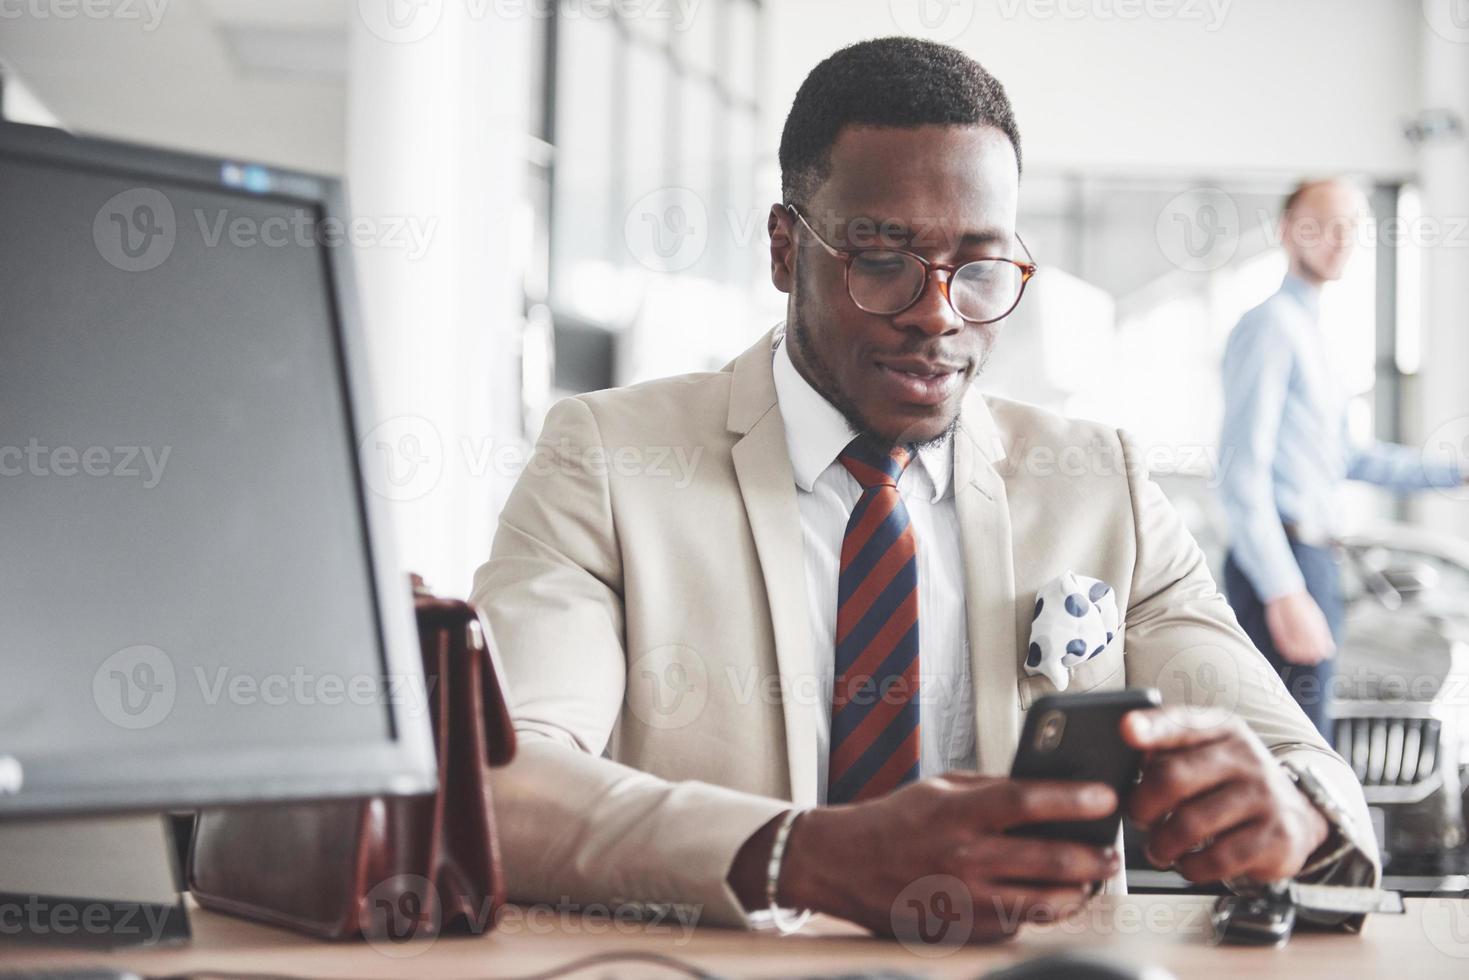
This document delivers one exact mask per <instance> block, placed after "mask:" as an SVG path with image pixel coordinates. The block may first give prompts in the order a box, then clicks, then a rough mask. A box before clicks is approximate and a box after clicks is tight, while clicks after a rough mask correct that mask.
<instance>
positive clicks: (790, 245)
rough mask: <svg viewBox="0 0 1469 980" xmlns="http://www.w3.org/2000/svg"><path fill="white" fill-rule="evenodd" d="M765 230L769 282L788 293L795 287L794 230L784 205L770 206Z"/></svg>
mask: <svg viewBox="0 0 1469 980" xmlns="http://www.w3.org/2000/svg"><path fill="white" fill-rule="evenodd" d="M766 230H767V231H768V232H769V233H770V281H771V282H772V283H774V284H775V288H776V289H779V290H780V291H781V292H783V293H789V292H791V291H792V290H793V289H794V288H795V285H796V228H795V219H794V218H793V217H792V216H791V212H790V210H789V209H787V208H786V206H785V205H784V204H772V205H771V206H770V220H769V221H768V222H767V223H766Z"/></svg>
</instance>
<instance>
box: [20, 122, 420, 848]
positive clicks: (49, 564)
mask: <svg viewBox="0 0 1469 980" xmlns="http://www.w3.org/2000/svg"><path fill="white" fill-rule="evenodd" d="M352 235H353V225H351V224H350V223H349V222H348V220H347V216H346V214H345V212H344V209H343V201H342V195H341V189H340V187H339V185H338V183H337V181H335V180H331V179H327V178H323V177H319V176H312V175H307V174H301V173H294V172H288V171H284V170H279V169H272V168H267V167H261V166H255V165H250V164H246V163H243V162H235V161H228V160H217V159H207V158H202V157H198V156H191V155H185V154H180V153H172V152H162V151H158V150H153V149H144V148H140V147H136V146H130V145H124V144H121V143H116V142H110V141H103V140H96V139H86V138H77V137H74V136H71V135H68V134H66V133H64V132H61V131H57V130H50V129H44V128H38V127H30V126H19V125H0V820H4V819H6V818H9V817H13V816H17V815H35V814H58V815H59V814H77V813H95V812H111V811H129V810H162V809H167V808H193V807H197V806H202V805H212V804H227V803H233V802H241V801H252V802H253V801H269V800H284V799H310V798H328V797H342V796H357V795H371V794H377V793H405V794H406V793H419V792H427V791H432V790H433V788H434V786H435V767H434V755H433V748H432V743H431V741H430V732H429V720H428V710H427V709H428V701H427V695H428V694H429V693H431V692H427V691H425V689H424V681H423V672H422V664H421V660H420V656H419V652H418V645H417V636H416V632H415V628H414V622H413V612H412V599H411V592H410V588H409V584H408V581H407V577H406V574H405V572H404V570H403V569H401V568H399V567H398V566H397V565H396V563H395V560H394V557H393V554H392V549H391V547H390V544H391V535H390V533H389V532H390V528H389V526H388V524H387V521H386V514H385V513H384V509H383V508H384V504H385V501H383V500H381V499H379V498H378V497H377V496H376V495H374V494H373V493H372V492H371V490H370V489H368V488H367V487H366V486H365V485H364V483H363V480H362V473H361V471H360V462H361V458H360V457H359V453H361V452H364V451H365V450H364V449H363V448H362V447H360V446H359V440H360V438H361V436H362V434H363V433H364V432H365V431H367V430H369V429H371V428H372V426H373V424H375V419H374V416H373V414H372V409H371V407H370V399H369V397H368V391H367V371H366V363H365V361H366V358H365V353H364V350H363V344H364V338H363V335H362V330H361V326H360V323H359V321H358V316H357V308H356V302H355V299H354V294H353V285H352V276H351V262H350V254H349V246H350V242H351V240H352ZM368 448H369V449H370V447H368Z"/></svg>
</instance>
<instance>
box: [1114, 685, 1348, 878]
mask: <svg viewBox="0 0 1469 980" xmlns="http://www.w3.org/2000/svg"><path fill="white" fill-rule="evenodd" d="M1191 718H1193V719H1197V715H1190V714H1189V713H1187V712H1186V711H1183V710H1182V709H1177V708H1158V709H1153V710H1148V711H1132V712H1128V714H1127V715H1126V716H1125V717H1124V718H1123V720H1122V736H1123V738H1124V740H1126V742H1127V744H1129V745H1131V746H1133V747H1134V748H1137V749H1141V750H1143V751H1144V753H1145V755H1144V759H1143V773H1142V779H1141V780H1140V781H1139V782H1138V784H1137V786H1136V787H1135V788H1134V789H1133V791H1132V799H1131V802H1130V805H1129V807H1128V810H1129V813H1130V815H1131V816H1132V818H1133V819H1134V820H1135V821H1137V823H1138V825H1139V826H1140V827H1142V828H1143V830H1144V831H1146V833H1147V835H1148V845H1147V856H1148V859H1149V860H1150V861H1152V862H1153V863H1154V864H1156V865H1158V866H1159V867H1165V868H1166V867H1170V866H1171V867H1173V868H1174V869H1175V870H1176V871H1178V872H1179V873H1180V874H1181V875H1183V876H1184V877H1185V878H1187V879H1189V880H1190V881H1195V882H1213V881H1227V880H1230V879H1233V878H1239V877H1243V878H1248V879H1250V880H1252V881H1259V882H1265V881H1275V880H1278V879H1282V878H1292V877H1294V876H1295V875H1296V874H1297V873H1298V872H1299V871H1300V870H1301V868H1303V867H1304V866H1305V864H1306V860H1307V858H1309V857H1310V856H1311V854H1312V852H1314V851H1315V850H1316V849H1317V848H1319V847H1320V846H1321V845H1322V843H1324V842H1325V840H1326V838H1327V835H1328V834H1329V833H1330V829H1331V828H1330V825H1329V824H1328V823H1327V821H1326V817H1324V816H1323V815H1322V814H1321V811H1319V810H1318V809H1316V806H1315V804H1313V803H1312V802H1311V801H1310V800H1309V799H1307V798H1306V797H1305V795H1304V794H1302V793H1301V791H1300V790H1298V789H1296V787H1295V784H1294V783H1292V782H1291V780H1290V777H1289V776H1287V775H1286V773H1285V772H1284V771H1283V770H1282V769H1281V766H1280V763H1279V762H1277V761H1276V760H1275V758H1274V757H1273V756H1271V754H1270V753H1269V751H1267V750H1266V748H1265V746H1264V745H1263V744H1261V742H1260V740H1259V739H1258V738H1256V737H1255V734H1254V733H1253V732H1252V731H1250V730H1249V728H1247V727H1246V726H1245V724H1244V723H1243V722H1241V721H1239V720H1238V719H1234V720H1231V721H1230V722H1228V723H1226V724H1224V725H1221V726H1218V727H1211V728H1200V727H1197V726H1196V725H1190V724H1189V721H1190V719H1191Z"/></svg>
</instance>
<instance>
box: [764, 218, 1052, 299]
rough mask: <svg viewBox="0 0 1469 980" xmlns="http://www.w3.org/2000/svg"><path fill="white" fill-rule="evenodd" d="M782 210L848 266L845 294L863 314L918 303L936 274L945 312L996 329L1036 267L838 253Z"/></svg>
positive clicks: (877, 251) (893, 253)
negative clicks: (993, 325)
mask: <svg viewBox="0 0 1469 980" xmlns="http://www.w3.org/2000/svg"><path fill="white" fill-rule="evenodd" d="M786 209H787V210H788V211H790V212H791V214H793V215H795V217H796V219H797V220H798V221H800V222H801V224H803V225H805V226H806V230H807V231H809V232H810V233H811V235H812V237H814V238H815V239H816V240H817V241H818V242H820V243H821V247H822V248H824V249H826V251H827V252H829V253H830V254H831V256H832V257H833V258H836V259H840V260H841V261H843V262H845V263H846V266H847V274H846V278H847V294H848V295H849V296H851V297H852V302H853V303H855V304H857V308H858V309H859V310H862V311H863V312H864V313H874V314H877V315H879V316H892V315H894V314H897V313H902V312H903V311H904V310H906V309H908V308H909V307H911V306H912V305H913V304H914V303H916V302H918V299H919V297H921V296H922V295H923V291H924V289H925V288H926V287H927V286H928V280H929V278H930V277H931V276H932V275H933V274H934V273H935V272H947V273H948V274H949V278H948V280H947V281H945V280H943V279H940V280H939V291H940V292H941V293H942V294H943V296H944V298H945V299H946V300H948V303H949V306H950V307H952V308H953V310H954V312H955V313H957V314H959V316H961V317H963V318H964V319H965V320H968V321H969V322H970V323H994V322H995V321H996V320H1002V319H1004V318H1005V317H1007V316H1009V315H1010V313H1011V312H1012V311H1013V310H1014V309H1015V307H1016V306H1018V305H1020V297H1021V295H1022V294H1023V293H1024V292H1025V284H1026V283H1027V282H1029V281H1030V277H1031V276H1033V275H1035V272H1036V268H1037V267H1036V264H1035V262H1034V261H1029V262H1016V261H1015V260H1013V259H975V260H974V261H973V262H966V263H964V264H963V265H949V264H945V263H940V262H930V261H929V260H928V259H925V258H924V257H923V256H921V255H919V254H917V253H916V252H910V251H908V250H907V249H901V248H858V249H850V250H848V249H840V248H836V247H834V246H832V245H831V244H830V243H828V242H827V240H826V239H824V238H822V237H821V235H820V233H818V232H817V231H816V229H815V228H812V227H811V222H809V221H807V220H806V216H805V215H804V214H802V213H801V209H800V208H798V207H796V205H794V204H787V205H786ZM1015 240H1016V241H1019V242H1020V247H1021V248H1022V249H1025V257H1026V258H1027V259H1030V258H1031V255H1030V249H1028V248H1026V247H1025V242H1023V241H1020V236H1019V235H1016V236H1015Z"/></svg>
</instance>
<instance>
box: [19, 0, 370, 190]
mask: <svg viewBox="0 0 1469 980" xmlns="http://www.w3.org/2000/svg"><path fill="white" fill-rule="evenodd" d="M44 6H45V5H41V8H43V9H44ZM355 7H356V0H130V2H127V3H122V2H118V0H114V2H113V3H111V4H108V5H105V6H104V8H103V9H110V10H113V11H116V12H117V16H112V17H107V18H102V19H89V18H87V17H84V16H80V15H77V16H73V17H70V18H68V19H62V18H60V17H58V16H55V14H54V13H53V14H51V15H50V16H38V15H36V14H34V13H31V12H30V11H31V10H32V9H33V8H32V7H31V5H26V6H25V7H21V8H19V9H20V10H22V11H24V12H23V13H22V15H21V16H19V17H16V18H14V19H6V20H5V21H4V22H3V29H0V61H4V62H5V64H6V65H8V66H9V69H10V70H11V71H13V72H14V73H16V74H17V75H19V76H20V77H21V78H22V79H23V80H24V82H25V84H26V86H27V87H28V88H29V89H30V91H31V92H32V93H34V95H35V96H36V98H37V99H39V100H40V102H41V103H42V104H44V105H45V107H46V108H47V109H48V110H50V112H51V113H53V114H54V115H55V116H56V117H57V118H58V119H59V120H60V121H61V122H62V123H63V124H64V125H66V126H68V127H70V128H72V129H75V130H77V131H79V132H89V133H95V134H99V135H106V136H113V137H118V138H122V139H127V140H133V141H137V142H144V143H152V144H157V145H163V146H172V147H177V148H180V149H186V150H194V151H197V152H202V153H209V154H214V155H219V156H229V157H238V158H246V159H255V160H261V161H264V162H269V163H276V164H281V165H286V166H292V167H298V168H301V169H307V170H316V171H324V172H328V173H340V172H341V168H342V158H343V147H344V133H343V126H344V119H345V101H346V92H345V66H346V58H347V18H348V15H349V13H350V12H351V11H353V10H354V9H355ZM53 9H57V10H59V9H61V8H53ZM74 9H78V10H79V9H81V8H80V7H78V8H74ZM123 14H128V15H130V16H123Z"/></svg>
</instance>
